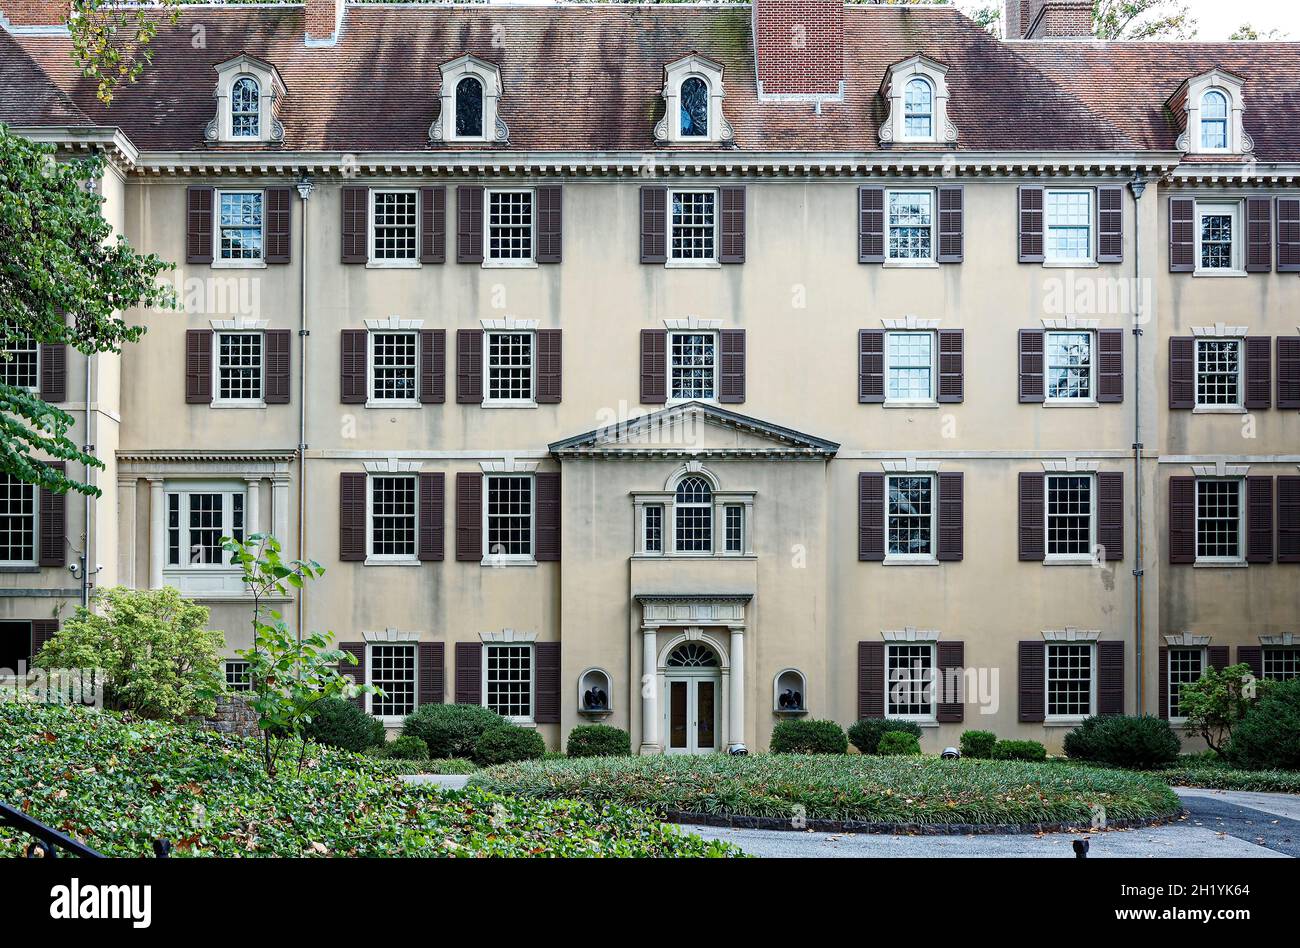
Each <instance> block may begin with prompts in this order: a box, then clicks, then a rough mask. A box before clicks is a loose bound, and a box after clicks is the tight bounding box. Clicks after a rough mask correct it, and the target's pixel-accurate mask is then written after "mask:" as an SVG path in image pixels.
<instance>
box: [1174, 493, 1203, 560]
mask: <svg viewBox="0 0 1300 948" xmlns="http://www.w3.org/2000/svg"><path fill="white" fill-rule="evenodd" d="M1169 562H1170V563H1172V564H1174V565H1185V564H1189V563H1195V562H1196V478H1194V477H1171V478H1169Z"/></svg>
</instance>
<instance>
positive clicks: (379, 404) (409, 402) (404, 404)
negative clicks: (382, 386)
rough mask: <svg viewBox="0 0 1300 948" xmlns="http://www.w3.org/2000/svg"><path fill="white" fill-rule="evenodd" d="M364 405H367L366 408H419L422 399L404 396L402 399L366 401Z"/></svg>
mask: <svg viewBox="0 0 1300 948" xmlns="http://www.w3.org/2000/svg"><path fill="white" fill-rule="evenodd" d="M364 407H366V408H379V409H388V408H402V409H407V408H419V407H420V401H419V400H418V399H415V398H403V399H402V400H401V401H371V402H366V404H365V406H364Z"/></svg>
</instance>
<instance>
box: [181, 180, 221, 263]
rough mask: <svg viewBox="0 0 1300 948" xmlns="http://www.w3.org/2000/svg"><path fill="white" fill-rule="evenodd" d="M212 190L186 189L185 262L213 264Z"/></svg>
mask: <svg viewBox="0 0 1300 948" xmlns="http://www.w3.org/2000/svg"><path fill="white" fill-rule="evenodd" d="M214 194H215V192H214V191H213V189H212V188H202V187H191V188H186V189H185V262H186V263H211V262H212V223H213V222H212V201H213V197H214Z"/></svg>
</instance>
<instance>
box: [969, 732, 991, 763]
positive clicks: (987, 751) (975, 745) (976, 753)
mask: <svg viewBox="0 0 1300 948" xmlns="http://www.w3.org/2000/svg"><path fill="white" fill-rule="evenodd" d="M997 742H998V736H997V735H996V734H994V733H993V732H992V731H962V732H961V748H960V750H961V755H962V756H963V757H970V758H972V759H974V760H989V759H991V758H992V757H993V745H994V744H996V743H997Z"/></svg>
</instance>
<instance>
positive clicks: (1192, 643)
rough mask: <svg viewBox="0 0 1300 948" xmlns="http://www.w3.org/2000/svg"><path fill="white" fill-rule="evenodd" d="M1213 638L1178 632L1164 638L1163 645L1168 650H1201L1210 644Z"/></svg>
mask: <svg viewBox="0 0 1300 948" xmlns="http://www.w3.org/2000/svg"><path fill="white" fill-rule="evenodd" d="M1212 638H1213V636H1210V635H1196V634H1195V633H1193V632H1179V633H1177V634H1174V635H1166V636H1165V644H1166V645H1168V646H1169V647H1170V648H1203V647H1204V646H1206V645H1209V644H1210V640H1211V639H1212Z"/></svg>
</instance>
